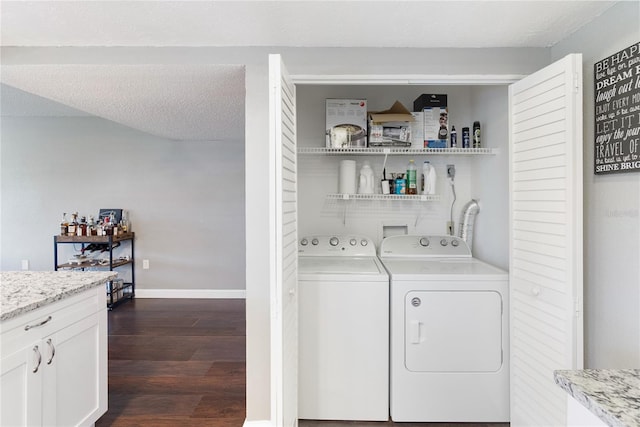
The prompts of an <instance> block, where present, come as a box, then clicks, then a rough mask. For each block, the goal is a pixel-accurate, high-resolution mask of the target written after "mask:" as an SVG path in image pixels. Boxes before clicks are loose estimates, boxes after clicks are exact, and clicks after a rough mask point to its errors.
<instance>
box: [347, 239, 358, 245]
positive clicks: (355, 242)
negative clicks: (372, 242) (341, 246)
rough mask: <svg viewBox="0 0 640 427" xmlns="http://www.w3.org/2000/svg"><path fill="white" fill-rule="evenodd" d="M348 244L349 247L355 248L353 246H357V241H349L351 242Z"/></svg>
mask: <svg viewBox="0 0 640 427" xmlns="http://www.w3.org/2000/svg"><path fill="white" fill-rule="evenodd" d="M349 244H350V245H351V246H355V245H357V244H358V241H357V240H356V239H351V240H349Z"/></svg>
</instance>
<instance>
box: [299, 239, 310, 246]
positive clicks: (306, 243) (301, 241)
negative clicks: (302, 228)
mask: <svg viewBox="0 0 640 427" xmlns="http://www.w3.org/2000/svg"><path fill="white" fill-rule="evenodd" d="M300 244H301V245H302V246H307V245H308V244H309V241H308V240H307V239H302V240H300Z"/></svg>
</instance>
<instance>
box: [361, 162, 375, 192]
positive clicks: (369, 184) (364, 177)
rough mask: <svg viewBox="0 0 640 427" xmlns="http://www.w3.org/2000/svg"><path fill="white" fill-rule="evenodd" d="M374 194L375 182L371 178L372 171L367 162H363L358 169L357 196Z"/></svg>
mask: <svg viewBox="0 0 640 427" xmlns="http://www.w3.org/2000/svg"><path fill="white" fill-rule="evenodd" d="M373 193H375V180H374V177H373V169H371V166H370V165H369V162H367V161H365V162H364V164H363V165H362V168H361V169H360V185H359V186H358V194H373Z"/></svg>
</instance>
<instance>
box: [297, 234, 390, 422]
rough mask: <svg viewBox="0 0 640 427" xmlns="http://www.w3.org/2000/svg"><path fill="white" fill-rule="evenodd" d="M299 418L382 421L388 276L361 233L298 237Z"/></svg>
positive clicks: (385, 411) (385, 389) (386, 398)
mask: <svg viewBox="0 0 640 427" xmlns="http://www.w3.org/2000/svg"><path fill="white" fill-rule="evenodd" d="M298 292H299V329H298V330H299V337H298V342H299V350H298V351H299V367H298V415H299V417H300V418H301V419H316V420H360V421H387V420H388V419H389V276H388V275H387V273H386V270H385V269H384V267H383V266H382V264H381V262H380V260H379V259H378V257H377V255H376V249H375V245H374V243H373V242H372V241H371V240H370V239H368V238H366V237H360V236H353V235H347V236H309V237H303V238H301V239H300V240H299V242H298Z"/></svg>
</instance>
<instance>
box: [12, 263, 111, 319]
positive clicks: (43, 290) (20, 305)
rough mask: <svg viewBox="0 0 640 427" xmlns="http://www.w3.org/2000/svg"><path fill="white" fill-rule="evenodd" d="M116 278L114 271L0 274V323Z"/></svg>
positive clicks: (14, 272)
mask: <svg viewBox="0 0 640 427" xmlns="http://www.w3.org/2000/svg"><path fill="white" fill-rule="evenodd" d="M117 275H118V274H117V273H116V272H115V271H86V272H83V271H3V272H0V320H8V319H12V318H14V317H16V316H19V315H20V314H23V313H27V312H29V311H32V310H35V309H36V308H40V307H42V306H45V305H47V304H49V303H52V302H54V301H58V300H61V299H64V298H67V297H70V296H72V295H75V294H77V293H80V292H82V291H84V290H87V289H91V288H94V287H96V286H100V285H103V284H105V283H106V282H107V281H109V280H111V279H114V278H115V277H116V276H117ZM105 292H106V291H105Z"/></svg>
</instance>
